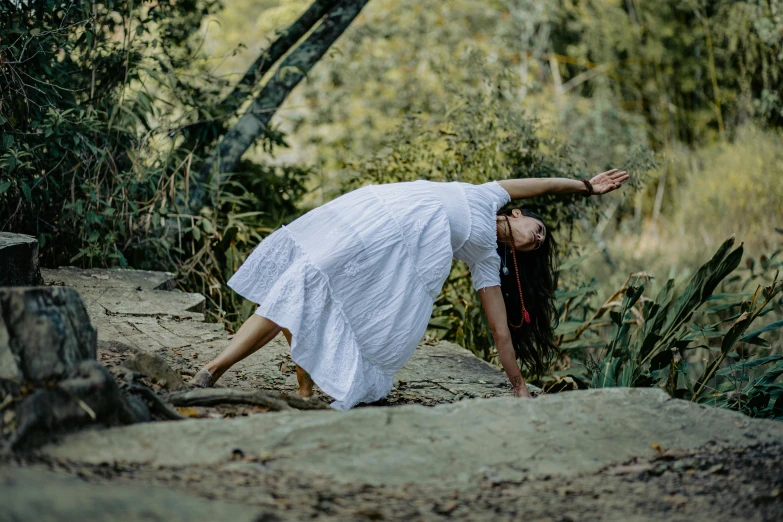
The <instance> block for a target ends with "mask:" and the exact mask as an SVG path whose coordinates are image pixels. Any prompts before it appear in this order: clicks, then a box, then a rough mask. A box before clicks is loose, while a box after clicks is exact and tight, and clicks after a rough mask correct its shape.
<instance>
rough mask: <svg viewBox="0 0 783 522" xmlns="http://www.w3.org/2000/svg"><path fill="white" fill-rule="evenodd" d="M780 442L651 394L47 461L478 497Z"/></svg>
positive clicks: (191, 440)
mask: <svg viewBox="0 0 783 522" xmlns="http://www.w3.org/2000/svg"><path fill="white" fill-rule="evenodd" d="M710 441H714V442H719V443H725V444H729V445H734V446H746V445H751V444H758V443H764V442H783V424H781V423H778V422H774V421H767V420H754V419H750V418H748V417H746V416H744V415H742V414H740V413H737V412H733V411H729V410H722V409H715V408H708V407H706V406H702V405H698V404H693V403H690V402H686V401H681V400H677V399H671V398H669V397H668V396H667V395H666V394H665V393H664V392H663V391H661V390H656V389H631V388H611V389H596V390H587V391H574V392H568V393H562V394H556V395H545V396H542V397H539V398H537V399H532V400H530V399H515V398H513V397H498V398H492V399H467V400H463V401H461V402H457V403H454V404H448V405H442V406H436V407H432V408H427V407H422V406H402V407H394V408H357V409H354V410H351V411H348V412H318V411H313V412H294V413H286V412H283V413H276V414H265V415H255V416H251V417H245V418H240V419H236V420H231V421H227V420H188V421H181V422H176V423H154V424H138V425H134V426H129V427H123V428H115V429H110V430H105V431H102V432H82V433H79V434H76V435H73V436H70V437H69V438H68V439H66V440H65V441H64V442H63V443H62V444H61V445H50V446H47V447H46V448H44V453H45V454H47V455H49V456H52V457H57V458H66V459H72V460H75V461H78V462H85V463H93V464H98V463H102V462H115V461H126V462H129V463H138V464H141V463H146V464H149V465H164V466H187V465H190V464H211V463H215V464H217V463H221V462H228V461H229V460H230V459H231V456H232V453H233V452H234V451H235V450H237V449H239V450H240V451H241V452H242V453H244V454H245V455H247V456H249V457H257V458H262V459H263V460H264V461H265V465H267V466H269V467H271V468H272V469H283V468H285V469H288V470H293V471H301V472H303V473H316V474H321V475H328V476H330V477H332V478H333V480H335V481H338V482H359V483H369V484H375V485H383V484H401V483H418V484H422V485H440V486H447V487H455V488H458V487H475V485H476V484H477V483H478V481H479V480H480V479H481V478H486V477H489V478H493V479H494V478H500V479H501V480H502V479H504V478H505V479H515V480H523V479H524V478H526V477H528V476H530V475H539V474H564V475H569V474H579V473H586V472H593V471H596V470H598V469H600V468H602V467H603V466H605V465H608V464H610V463H614V462H620V461H624V460H626V459H629V458H631V457H637V456H638V457H651V456H653V455H655V452H656V450H655V449H654V448H653V445H658V446H660V447H662V448H665V449H690V448H696V447H699V446H702V445H704V444H706V443H708V442H710Z"/></svg>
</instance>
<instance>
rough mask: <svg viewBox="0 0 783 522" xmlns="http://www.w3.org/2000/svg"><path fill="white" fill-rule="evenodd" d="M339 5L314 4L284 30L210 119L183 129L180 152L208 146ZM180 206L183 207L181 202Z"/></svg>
mask: <svg viewBox="0 0 783 522" xmlns="http://www.w3.org/2000/svg"><path fill="white" fill-rule="evenodd" d="M338 3H339V0H316V1H315V2H313V4H312V5H311V6H310V7H309V8H308V9H307V10H306V11H305V12H304V13H302V16H300V17H299V18H298V19H297V20H296V21H295V22H294V23H293V24H291V25H290V26H289V27H288V29H286V30H285V31H284V32H283V33H281V34H280V36H279V37H278V38H277V40H275V41H274V42H273V43H272V45H270V46H269V48H267V49H266V50H264V51H263V52H262V53H261V54H260V55H259V56H258V58H256V60H255V61H254V62H253V64H252V65H251V66H250V67H249V68H248V69H247V71H246V72H245V75H244V76H243V77H242V79H241V80H239V82H237V84H236V85H235V86H234V88H233V89H232V91H231V92H230V93H229V94H228V95H227V96H226V97H225V98H223V100H222V101H220V103H219V104H218V105H217V107H216V108H215V111H214V118H212V119H209V120H204V121H200V122H196V123H193V124H191V125H188V126H186V127H184V128H183V136H184V138H185V141H184V142H183V144H182V148H183V149H184V150H197V149H200V147H208V146H209V143H211V141H212V140H213V139H215V138H216V137H217V136H220V135H221V134H222V133H223V132H224V130H225V129H223V125H222V122H223V121H225V117H226V116H228V115H230V114H233V113H235V112H236V111H238V110H239V108H240V107H241V105H242V103H244V101H245V100H247V99H248V97H249V96H250V95H251V94H252V92H253V91H255V90H257V89H256V87H257V84H258V82H260V81H261V79H262V78H263V77H264V76H265V75H266V73H268V72H269V71H270V70H271V69H272V67H274V65H275V64H276V63H277V62H278V61H280V59H281V58H282V57H283V56H284V55H285V54H286V53H287V52H288V51H290V50H291V49H292V48H293V47H294V46H295V45H296V44H297V42H299V40H301V39H302V38H303V37H304V35H306V34H307V32H308V31H310V30H311V29H312V28H313V27H314V26H315V25H316V24H317V23H318V22H319V21H320V20H321V19H322V18H323V17H324V16H325V15H326V14H328V12H329V11H330V10H331V9H332V8H333V7H334V6H335V5H336V4H338ZM182 202H183V203H187V202H185V201H184V200H183V201H182Z"/></svg>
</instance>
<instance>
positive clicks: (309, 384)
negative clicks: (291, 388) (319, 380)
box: [296, 364, 315, 399]
mask: <svg viewBox="0 0 783 522" xmlns="http://www.w3.org/2000/svg"><path fill="white" fill-rule="evenodd" d="M296 380H297V381H298V382H299V391H298V392H297V393H296V394H297V395H298V396H300V397H305V398H308V399H309V398H310V397H312V396H313V385H314V384H315V383H314V382H313V379H311V378H310V374H309V373H307V372H306V371H304V370H303V369H302V368H301V367H300V366H299V365H298V364H297V365H296Z"/></svg>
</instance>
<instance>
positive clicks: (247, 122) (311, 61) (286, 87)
mask: <svg viewBox="0 0 783 522" xmlns="http://www.w3.org/2000/svg"><path fill="white" fill-rule="evenodd" d="M367 2H368V0H343V1H342V2H340V4H339V5H337V6H336V7H335V8H334V9H332V10H331V11H330V12H329V14H328V15H327V16H326V18H325V19H324V21H323V22H321V25H319V26H318V28H317V29H315V31H313V33H312V34H311V35H310V36H309V37H308V38H307V39H306V40H305V41H304V42H302V44H301V45H299V47H297V48H296V49H295V50H294V51H293V52H292V53H291V54H290V55H289V56H288V57H287V58H286V59H285V60H283V62H282V63H281V64H280V67H279V69H278V71H277V73H276V74H275V75H274V76H273V78H272V79H271V80H269V83H267V84H266V85H265V86H264V87H263V89H261V92H259V93H258V95H257V96H256V97H255V98H254V99H253V101H252V103H251V104H250V107H249V108H248V110H247V112H245V114H244V115H243V116H242V117H241V118H240V119H239V121H238V122H237V123H236V125H234V127H233V128H232V129H231V130H230V131H228V132H227V133H226V135H225V136H224V137H223V140H222V141H221V142H220V143H219V144H218V146H217V147H216V148H215V150H214V151H213V152H212V154H210V156H209V158H207V160H206V161H205V162H204V164H203V165H202V167H201V169H200V170H199V173H198V179H199V181H202V182H205V181H206V180H208V179H209V178H210V175H213V173H214V175H215V176H217V177H218V179H219V175H220V174H221V173H224V172H231V171H232V170H233V169H234V168H235V167H236V165H237V163H238V162H239V159H240V158H241V157H242V155H243V154H244V153H245V151H247V149H248V148H250V146H251V145H252V144H253V143H254V142H255V141H256V140H257V139H258V137H259V136H261V135H262V134H263V132H264V130H265V129H266V127H267V125H268V124H269V121H270V120H271V119H272V116H274V114H275V112H276V111H277V109H278V108H279V107H280V105H281V104H282V103H283V101H285V99H286V97H287V96H288V94H289V93H290V92H291V91H292V90H293V89H294V87H296V86H297V85H298V84H299V82H300V81H302V78H304V77H305V75H306V74H307V72H308V71H309V70H310V69H311V68H312V67H313V66H314V65H315V64H316V63H317V62H318V60H320V59H321V58H322V57H323V55H324V54H325V53H326V51H327V50H328V49H329V47H331V45H332V44H333V43H334V42H335V40H337V38H338V37H339V36H340V35H341V34H342V33H343V32H344V31H345V30H346V29H347V28H348V26H349V25H351V22H353V20H354V19H355V18H356V16H357V15H358V14H359V12H360V11H361V10H362V8H363V7H364V6H365V5H366V4H367ZM215 184H216V183H214V184H213V185H215ZM198 185H200V184H196V186H195V187H194V190H192V191H191V193H190V196H191V197H190V204H191V208H201V207H202V206H203V205H204V197H205V194H204V192H203V190H202V189H201V188H200V187H199V186H198Z"/></svg>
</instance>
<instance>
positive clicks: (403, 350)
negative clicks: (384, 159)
mask: <svg viewBox="0 0 783 522" xmlns="http://www.w3.org/2000/svg"><path fill="white" fill-rule="evenodd" d="M451 257H452V250H451V243H450V232H449V222H448V219H447V218H446V216H445V213H444V212H443V205H442V201H441V199H440V196H439V195H438V194H437V192H435V191H433V189H432V184H430V183H426V182H413V183H396V184H389V185H377V186H369V187H364V188H361V189H359V190H356V191H354V192H351V193H349V194H346V195H344V196H341V197H340V198H337V199H335V200H333V201H331V202H330V203H328V204H326V205H324V206H322V207H319V208H317V209H314V210H312V211H311V212H308V213H307V214H305V215H304V216H302V217H300V218H299V219H297V220H296V221H294V222H293V223H291V224H290V225H289V226H287V227H283V228H281V229H280V230H277V231H276V232H274V233H273V234H271V235H270V236H269V237H267V238H266V239H264V240H263V241H262V242H261V244H260V245H259V246H258V247H257V248H256V249H255V250H254V251H253V253H252V254H251V255H250V256H249V257H248V259H247V260H246V261H245V263H244V264H243V265H242V266H241V267H240V269H239V270H238V271H237V273H236V274H234V276H233V277H232V278H231V279H230V280H229V282H228V285H229V286H230V287H231V288H232V289H234V290H235V291H236V292H237V293H238V294H240V295H242V296H243V297H245V298H247V299H248V300H250V301H253V302H255V303H258V309H257V310H256V313H257V314H258V315H261V316H263V317H266V318H268V319H270V320H271V321H273V322H275V323H277V324H278V325H280V326H282V327H284V328H286V329H288V330H289V331H290V332H291V334H292V346H291V356H292V358H293V360H294V362H296V364H297V365H299V366H301V367H302V368H303V369H304V370H305V371H307V372H308V373H309V374H310V376H311V377H312V378H313V380H314V381H315V383H316V384H317V385H318V386H319V387H320V388H321V389H322V390H323V391H324V392H325V393H327V394H329V395H330V396H332V397H334V399H335V402H334V403H332V407H334V408H336V409H349V408H351V407H353V406H354V405H356V404H357V403H360V402H374V401H377V400H380V399H382V398H383V397H385V396H386V395H388V393H389V391H391V388H392V386H393V382H394V374H395V373H396V372H397V371H398V370H399V369H400V368H402V366H403V365H404V364H405V363H406V362H407V361H408V359H410V357H411V356H412V355H413V353H414V351H415V350H416V346H417V345H418V343H419V341H420V340H421V338H422V336H423V335H424V332H425V330H426V328H427V322H428V320H429V317H430V314H431V311H432V303H433V301H434V299H435V298H436V297H437V295H438V294H439V292H440V289H441V287H442V286H443V282H444V281H445V280H446V277H447V276H448V274H449V270H450V268H451Z"/></svg>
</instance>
